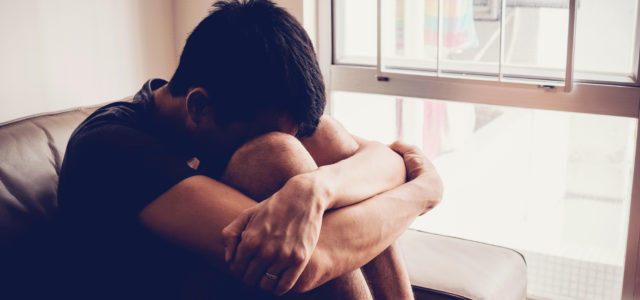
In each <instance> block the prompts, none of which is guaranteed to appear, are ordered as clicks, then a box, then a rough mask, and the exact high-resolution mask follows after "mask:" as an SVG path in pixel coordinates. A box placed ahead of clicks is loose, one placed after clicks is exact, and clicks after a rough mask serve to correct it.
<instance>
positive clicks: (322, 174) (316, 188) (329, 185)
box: [296, 167, 335, 210]
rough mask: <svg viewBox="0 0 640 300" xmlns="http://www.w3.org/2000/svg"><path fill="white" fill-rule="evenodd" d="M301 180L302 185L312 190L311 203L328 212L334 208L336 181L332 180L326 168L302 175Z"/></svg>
mask: <svg viewBox="0 0 640 300" xmlns="http://www.w3.org/2000/svg"><path fill="white" fill-rule="evenodd" d="M296 177H299V180H300V181H301V182H302V184H305V185H307V186H306V188H310V189H311V190H312V194H313V197H312V199H310V200H311V201H315V202H316V204H318V205H319V206H320V207H322V208H323V210H328V209H331V208H332V207H333V204H334V202H335V201H334V198H335V193H334V191H335V188H334V186H333V185H334V180H332V178H331V176H330V174H329V172H328V170H327V169H326V168H324V167H320V168H318V169H316V170H315V171H312V172H309V173H305V174H300V175H297V176H296Z"/></svg>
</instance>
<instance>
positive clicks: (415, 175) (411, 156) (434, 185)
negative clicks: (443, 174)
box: [389, 141, 443, 213]
mask: <svg viewBox="0 0 640 300" xmlns="http://www.w3.org/2000/svg"><path fill="white" fill-rule="evenodd" d="M389 147H390V148H391V149H392V150H393V151H395V152H397V153H398V154H400V155H402V158H403V159H404V165H405V169H406V170H407V181H410V182H412V183H415V184H417V185H418V186H420V187H422V188H423V189H424V196H427V198H426V199H427V200H426V201H425V203H426V208H425V210H424V212H423V213H425V212H427V211H429V210H430V209H432V208H434V207H435V206H436V205H438V203H440V201H441V200H442V190H443V187H442V179H441V178H440V175H438V172H437V171H436V168H435V166H434V165H433V164H432V163H431V161H429V159H428V158H427V157H426V156H425V155H424V153H423V152H422V150H420V148H418V147H416V146H413V145H409V144H406V143H404V142H401V141H396V142H395V143H393V144H391V145H390V146H389Z"/></svg>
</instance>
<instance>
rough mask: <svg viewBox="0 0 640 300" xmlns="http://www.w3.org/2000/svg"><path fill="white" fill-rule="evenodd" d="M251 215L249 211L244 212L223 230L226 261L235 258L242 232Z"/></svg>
mask: <svg viewBox="0 0 640 300" xmlns="http://www.w3.org/2000/svg"><path fill="white" fill-rule="evenodd" d="M250 216H251V214H249V213H246V212H245V213H242V214H240V215H239V216H238V217H237V218H236V219H235V220H233V221H232V222H231V223H230V224H229V225H227V227H225V228H224V229H223V230H222V237H223V242H224V260H225V261H226V262H230V261H231V260H232V259H233V256H234V252H235V251H236V246H237V245H238V240H239V237H240V234H241V233H242V231H243V230H244V228H245V227H246V226H247V223H248V222H249V218H250Z"/></svg>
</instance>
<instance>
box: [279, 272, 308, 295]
mask: <svg viewBox="0 0 640 300" xmlns="http://www.w3.org/2000/svg"><path fill="white" fill-rule="evenodd" d="M304 267H305V265H297V266H295V267H293V268H289V269H287V270H286V271H285V272H284V273H283V274H282V276H281V277H280V281H279V282H278V286H277V287H276V289H275V291H274V294H276V295H278V296H282V295H284V293H286V292H288V291H289V290H290V289H291V288H293V285H294V284H295V283H296V281H298V278H299V277H300V275H301V274H302V271H304Z"/></svg>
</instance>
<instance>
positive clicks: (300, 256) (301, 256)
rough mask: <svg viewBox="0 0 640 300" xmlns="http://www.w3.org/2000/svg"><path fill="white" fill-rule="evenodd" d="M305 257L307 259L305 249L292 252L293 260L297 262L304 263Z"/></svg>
mask: <svg viewBox="0 0 640 300" xmlns="http://www.w3.org/2000/svg"><path fill="white" fill-rule="evenodd" d="M305 259H306V254H305V253H304V251H301V250H294V251H293V252H292V253H291V260H292V261H293V262H294V263H296V264H299V263H302V262H303V261H304V260H305Z"/></svg>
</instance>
